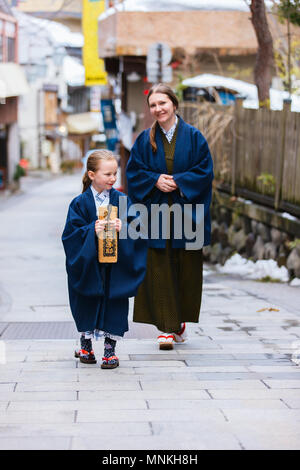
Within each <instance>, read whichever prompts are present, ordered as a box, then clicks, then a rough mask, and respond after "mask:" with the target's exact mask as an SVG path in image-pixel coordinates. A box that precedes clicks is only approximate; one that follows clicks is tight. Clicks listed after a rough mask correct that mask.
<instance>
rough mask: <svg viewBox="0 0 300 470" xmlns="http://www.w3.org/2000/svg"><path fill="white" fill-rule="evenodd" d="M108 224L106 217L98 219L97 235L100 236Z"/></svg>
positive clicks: (96, 225)
mask: <svg viewBox="0 0 300 470" xmlns="http://www.w3.org/2000/svg"><path fill="white" fill-rule="evenodd" d="M106 224H107V222H106V220H105V219H102V220H99V219H98V220H96V222H95V232H96V235H97V237H99V235H100V232H103V231H104V229H105V226H106Z"/></svg>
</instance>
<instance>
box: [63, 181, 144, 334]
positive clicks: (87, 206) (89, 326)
mask: <svg viewBox="0 0 300 470" xmlns="http://www.w3.org/2000/svg"><path fill="white" fill-rule="evenodd" d="M121 196H125V195H124V194H123V193H120V192H119V191H117V190H115V189H114V188H112V189H111V190H110V204H112V205H113V206H117V207H119V198H120V197H121ZM129 206H130V201H129V200H128V207H129ZM119 217H120V218H122V217H121V215H120V216H119ZM96 220H97V214H96V207H95V201H94V196H93V194H92V191H91V189H90V188H88V189H87V190H86V191H85V192H84V193H82V194H80V195H79V196H77V197H76V198H75V199H73V201H72V202H71V204H70V207H69V211H68V215H67V220H66V225H65V228H64V231H63V235H62V242H63V246H64V250H65V254H66V269H67V275H68V289H69V300H70V308H71V311H72V315H73V318H74V320H75V323H76V327H77V329H78V331H80V332H83V331H94V330H95V329H99V330H102V331H105V332H107V333H110V334H112V335H117V336H123V335H124V333H125V332H126V331H128V298H129V297H133V296H135V295H136V293H137V290H138V287H139V285H140V284H141V282H142V280H143V278H144V276H145V271H146V261H147V246H146V242H145V241H144V240H141V239H138V240H131V239H130V238H127V239H119V241H118V262H117V263H113V264H109V263H99V261H98V239H97V236H96V234H95V221H96ZM128 222H130V218H127V220H122V223H123V224H126V223H128Z"/></svg>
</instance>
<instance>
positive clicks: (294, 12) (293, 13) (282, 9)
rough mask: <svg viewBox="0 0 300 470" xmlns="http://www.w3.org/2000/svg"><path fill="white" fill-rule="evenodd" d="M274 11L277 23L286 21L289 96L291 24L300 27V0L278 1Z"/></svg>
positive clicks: (290, 84)
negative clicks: (277, 19)
mask: <svg viewBox="0 0 300 470" xmlns="http://www.w3.org/2000/svg"><path fill="white" fill-rule="evenodd" d="M274 5H275V11H277V14H278V17H279V21H280V22H281V23H283V22H284V20H286V24H287V38H288V63H287V76H288V91H289V94H291V91H292V80H291V72H292V65H291V56H292V40H291V36H292V35H291V23H293V24H295V25H297V26H300V0H279V1H278V2H274Z"/></svg>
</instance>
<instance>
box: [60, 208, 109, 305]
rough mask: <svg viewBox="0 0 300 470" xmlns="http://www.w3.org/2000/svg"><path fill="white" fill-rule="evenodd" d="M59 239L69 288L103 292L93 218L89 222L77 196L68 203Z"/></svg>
mask: <svg viewBox="0 0 300 470" xmlns="http://www.w3.org/2000/svg"><path fill="white" fill-rule="evenodd" d="M62 242H63V246H64V250H65V254H66V268H67V273H68V277H69V283H70V284H71V286H72V288H73V289H74V290H76V291H77V292H78V293H80V294H83V295H86V296H98V295H103V284H102V279H101V275H100V270H99V266H98V254H97V238H96V236H95V222H88V220H87V217H85V215H84V211H83V210H82V208H81V207H80V203H79V202H78V201H76V200H74V201H72V203H71V204H70V207H69V211H68V215H67V220H66V224H65V228H64V231H63V234H62Z"/></svg>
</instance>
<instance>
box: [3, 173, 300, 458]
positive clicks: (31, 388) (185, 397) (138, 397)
mask: <svg viewBox="0 0 300 470" xmlns="http://www.w3.org/2000/svg"><path fill="white" fill-rule="evenodd" d="M74 178H75V177H69V178H67V179H56V180H54V181H53V182H51V181H47V182H46V183H45V184H43V185H41V187H40V188H39V187H36V188H35V189H34V190H33V191H32V192H31V193H30V195H28V196H26V197H24V200H23V201H22V202H21V201H20V200H19V199H18V200H17V202H16V203H14V202H13V201H12V202H11V203H10V204H9V210H6V208H5V207H2V208H0V210H1V212H0V217H1V220H2V221H3V222H4V225H3V226H2V223H1V238H0V262H1V270H0V271H1V273H0V450H2V449H35V450H38V449H51V450H54V449H66V450H90V449H95V450H98V449H101V450H103V449H108V450H114V449H122V450H123V449H124V450H136V449H146V450H160V449H166V450H170V449H172V450H174V449H178V450H202V449H210V450H217V449H226V450H229V449H232V450H241V449H251V450H252V449H300V366H299V363H300V359H299V355H300V311H299V310H300V309H299V297H300V290H299V288H293V287H290V286H288V285H284V284H276V285H275V284H261V283H257V282H254V281H246V280H243V279H238V278H233V277H230V276H227V275H220V274H218V273H216V272H215V271H214V269H213V268H212V267H208V266H206V268H205V273H204V274H205V275H204V294H203V303H202V311H201V316H200V322H199V324H188V331H189V341H188V343H186V344H182V345H176V347H175V349H174V350H173V351H159V350H158V347H157V345H156V343H155V340H154V338H155V336H156V333H157V331H156V329H155V328H154V327H151V326H147V325H137V324H134V323H132V322H130V331H129V333H128V334H126V337H125V339H124V340H122V341H120V342H119V343H118V345H117V354H118V355H119V357H120V367H119V368H117V369H115V370H101V369H100V367H99V364H95V365H90V366H89V365H84V364H81V363H79V362H78V361H77V360H75V359H74V357H73V351H74V348H75V347H76V346H77V344H78V340H77V337H76V335H75V334H74V337H72V334H70V335H65V338H66V339H64V334H62V337H61V336H59V335H58V337H59V338H60V339H49V336H47V334H45V330H40V331H41V332H40V334H39V335H38V334H35V335H33V337H34V338H35V339H31V338H30V333H26V332H23V336H22V334H18V335H17V325H18V324H20V322H24V324H25V323H26V322H27V324H28V325H31V327H32V328H33V326H34V325H37V324H38V325H41V324H43V323H44V324H45V325H46V324H47V325H48V324H50V323H51V324H52V325H53V326H55V327H57V328H58V330H59V328H60V326H63V325H64V326H65V324H66V323H69V325H70V326H71V325H72V321H71V316H70V312H69V309H68V305H67V294H66V283H65V274H64V266H63V264H64V263H63V254H62V250H61V245H60V242H59V240H58V234H60V233H61V226H62V225H63V219H64V217H65V210H66V207H67V200H68V201H69V200H70V198H71V196H72V194H73V193H74V187H75V186H76V184H77V182H76V180H75V179H74ZM62 182H64V184H63V185H62ZM62 188H64V189H62ZM45 194H46V195H48V199H49V195H51V201H49V200H48V199H46V197H45ZM16 214H17V217H18V226H19V227H21V230H19V231H17V233H15V231H14V229H13V227H14V224H15V220H14V218H15V216H16ZM132 304H133V302H131V309H130V319H131V320H132ZM1 325H2V327H1ZM1 328H2V329H1ZM14 328H15V333H16V335H15V336H14V335H13V331H14ZM8 331H11V333H10V335H8V334H7V332H8ZM5 332H6V333H5ZM22 338H27V339H22ZM67 338H68V339H67ZM102 348H103V342H102V341H99V342H94V349H95V353H96V356H97V358H98V359H99V360H100V361H101V357H102Z"/></svg>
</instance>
